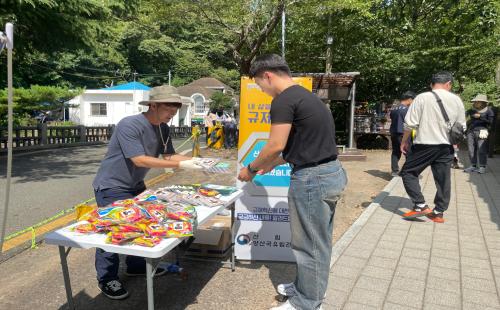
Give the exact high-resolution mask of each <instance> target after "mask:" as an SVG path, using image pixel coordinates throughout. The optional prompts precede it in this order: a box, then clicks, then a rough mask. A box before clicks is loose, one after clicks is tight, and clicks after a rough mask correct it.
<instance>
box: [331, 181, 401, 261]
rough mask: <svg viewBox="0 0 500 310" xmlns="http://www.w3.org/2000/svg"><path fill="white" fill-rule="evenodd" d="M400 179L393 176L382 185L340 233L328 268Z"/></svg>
mask: <svg viewBox="0 0 500 310" xmlns="http://www.w3.org/2000/svg"><path fill="white" fill-rule="evenodd" d="M400 181H401V178H400V177H394V178H392V180H391V181H389V183H388V184H387V185H386V186H385V187H384V189H383V190H382V191H381V192H380V193H379V194H378V195H377V197H375V198H374V199H373V202H372V203H370V205H369V206H368V207H366V209H365V211H363V213H361V215H360V216H359V217H358V219H357V220H356V221H355V222H354V223H352V225H351V227H349V229H348V230H347V231H346V232H345V233H344V234H343V235H342V237H341V238H340V239H339V240H338V241H337V242H335V244H334V245H333V247H332V256H331V259H330V269H332V266H333V265H334V264H335V262H336V261H337V260H338V259H339V257H340V256H341V255H342V253H343V252H344V250H345V249H346V248H347V247H348V246H349V245H350V244H351V241H352V240H353V239H354V238H355V237H356V236H357V234H358V233H359V231H360V230H361V229H362V228H363V227H364V225H365V224H366V222H368V220H369V219H370V217H371V216H372V214H373V213H374V212H375V211H376V210H377V208H378V207H379V206H380V203H381V202H382V201H384V199H385V198H386V197H387V196H388V195H389V193H390V192H391V191H392V190H393V189H394V187H396V185H397V184H398V183H399V182H400Z"/></svg>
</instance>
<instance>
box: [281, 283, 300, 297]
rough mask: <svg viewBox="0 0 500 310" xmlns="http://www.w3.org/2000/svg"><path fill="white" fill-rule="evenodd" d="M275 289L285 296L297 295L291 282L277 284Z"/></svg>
mask: <svg viewBox="0 0 500 310" xmlns="http://www.w3.org/2000/svg"><path fill="white" fill-rule="evenodd" d="M276 291H278V294H280V295H283V296H287V297H291V296H295V295H297V290H296V289H295V284H293V283H284V284H278V286H277V287H276Z"/></svg>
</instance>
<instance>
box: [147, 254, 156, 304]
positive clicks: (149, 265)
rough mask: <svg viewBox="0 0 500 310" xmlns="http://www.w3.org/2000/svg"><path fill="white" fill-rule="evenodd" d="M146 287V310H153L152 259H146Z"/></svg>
mask: <svg viewBox="0 0 500 310" xmlns="http://www.w3.org/2000/svg"><path fill="white" fill-rule="evenodd" d="M146 287H147V294H148V310H154V308H155V300H154V290H153V259H152V258H146Z"/></svg>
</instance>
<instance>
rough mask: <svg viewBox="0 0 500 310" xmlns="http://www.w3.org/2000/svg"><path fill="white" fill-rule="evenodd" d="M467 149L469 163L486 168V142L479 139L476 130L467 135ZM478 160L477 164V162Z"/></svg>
mask: <svg viewBox="0 0 500 310" xmlns="http://www.w3.org/2000/svg"><path fill="white" fill-rule="evenodd" d="M467 148H468V149H469V159H470V163H471V165H473V166H476V167H486V162H487V161H488V140H487V139H479V131H478V130H470V131H469V132H468V133H467ZM478 159H479V162H478V161H477V160H478Z"/></svg>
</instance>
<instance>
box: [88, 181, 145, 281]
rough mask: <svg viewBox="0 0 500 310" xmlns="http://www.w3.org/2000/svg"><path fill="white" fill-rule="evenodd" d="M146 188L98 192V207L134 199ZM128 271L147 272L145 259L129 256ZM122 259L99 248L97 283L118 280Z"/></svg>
mask: <svg viewBox="0 0 500 310" xmlns="http://www.w3.org/2000/svg"><path fill="white" fill-rule="evenodd" d="M145 189H146V187H140V188H137V189H134V190H126V189H118V188H108V189H104V190H96V191H94V194H95V201H96V203H97V206H98V207H104V206H106V205H108V204H110V203H112V202H115V201H117V200H122V199H128V198H133V197H135V196H137V195H139V194H140V193H142V192H143V191H144V190H145ZM125 262H126V264H127V270H128V271H129V272H134V273H139V272H145V271H146V262H145V260H144V258H142V257H138V256H130V255H129V256H127V257H126V259H125ZM119 266H120V258H119V257H118V254H116V253H110V252H106V251H104V250H102V249H99V248H97V249H96V251H95V270H96V272H97V281H98V282H99V283H106V282H108V281H111V280H118V267H119Z"/></svg>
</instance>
